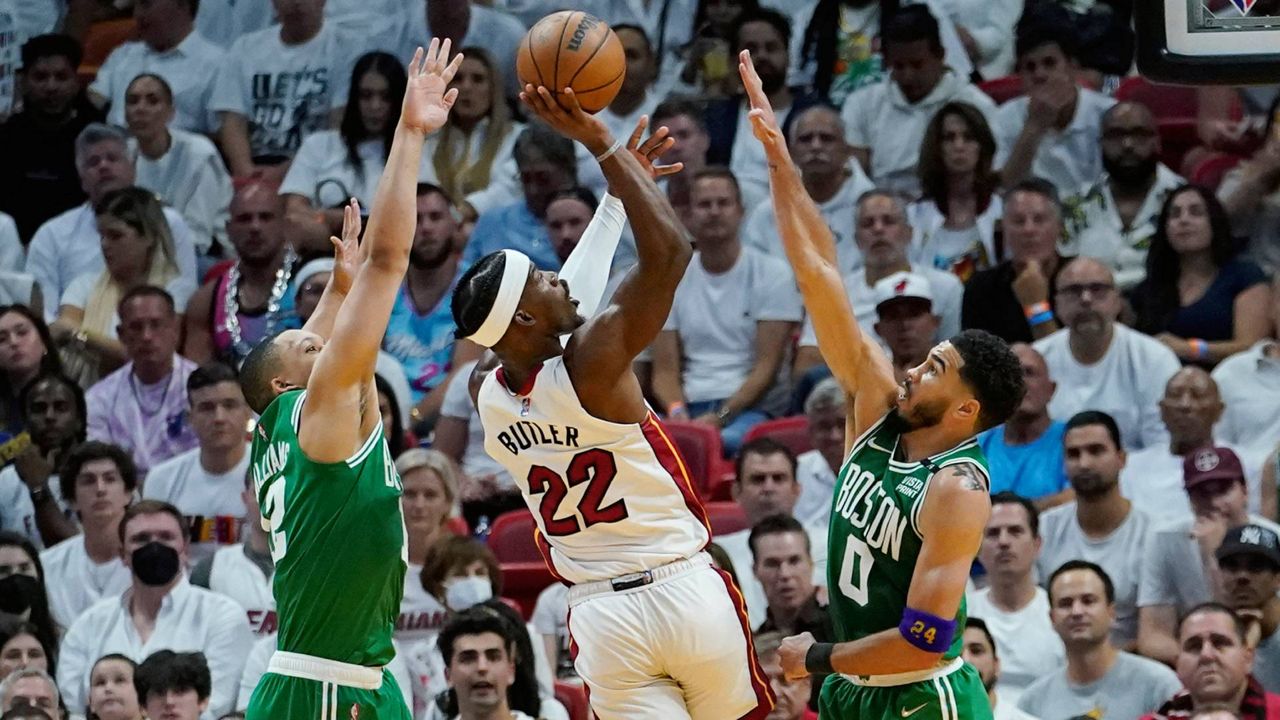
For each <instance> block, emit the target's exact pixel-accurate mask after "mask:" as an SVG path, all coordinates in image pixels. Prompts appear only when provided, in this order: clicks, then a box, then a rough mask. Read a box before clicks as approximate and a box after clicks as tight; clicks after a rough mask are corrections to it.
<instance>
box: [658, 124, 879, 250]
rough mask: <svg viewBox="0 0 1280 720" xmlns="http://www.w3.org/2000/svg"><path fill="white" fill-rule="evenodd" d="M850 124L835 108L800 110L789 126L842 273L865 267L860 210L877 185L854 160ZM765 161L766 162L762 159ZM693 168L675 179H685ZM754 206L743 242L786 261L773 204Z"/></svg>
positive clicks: (793, 148)
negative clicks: (860, 241) (859, 231)
mask: <svg viewBox="0 0 1280 720" xmlns="http://www.w3.org/2000/svg"><path fill="white" fill-rule="evenodd" d="M844 134H845V130H844V122H843V121H842V120H841V119H840V114H839V113H838V112H837V111H836V109H835V108H833V107H831V106H829V105H823V104H819V105H810V106H809V107H806V108H804V109H797V110H796V112H795V117H794V118H793V120H792V123H791V126H790V128H789V138H790V139H789V142H788V147H789V148H790V150H791V153H792V156H793V157H794V158H795V162H796V167H797V168H799V169H800V176H801V178H802V180H803V182H804V187H805V191H806V192H808V193H809V197H810V198H812V199H813V201H814V202H815V203H817V205H818V210H819V211H821V213H822V217H823V219H824V220H826V221H827V225H828V227H830V228H831V234H832V235H833V236H834V240H835V245H836V264H837V265H839V267H840V269H841V271H842V272H847V273H852V272H855V271H858V270H860V269H861V268H862V264H863V258H862V252H861V250H860V248H859V246H858V245H857V243H856V241H855V237H856V226H857V216H858V213H857V207H858V205H859V203H860V201H861V199H862V198H863V197H864V196H866V194H867V193H869V192H871V191H873V190H874V189H875V186H874V185H872V184H871V181H870V180H868V179H867V176H866V174H865V173H864V172H863V171H862V166H861V165H859V164H858V163H856V162H854V161H853V159H852V156H851V155H850V147H849V144H848V143H846V142H845V140H844ZM762 162H763V161H762ZM686 173H688V168H685V170H684V171H683V172H681V173H679V174H678V175H674V176H672V177H673V178H679V177H683V176H685V175H686ZM746 207H753V208H754V209H753V210H751V212H750V214H749V215H748V216H747V221H746V223H745V225H744V226H743V237H742V242H743V243H744V244H745V245H746V246H748V247H751V248H754V249H756V250H759V251H761V252H764V253H767V254H769V255H772V256H774V257H777V258H781V259H784V260H785V259H786V253H785V252H784V251H783V248H782V240H781V239H780V238H779V237H778V221H777V218H776V217H775V215H774V211H773V203H771V202H768V198H762V199H761V201H760V202H758V203H756V204H755V205H754V206H751V205H748V206H746Z"/></svg>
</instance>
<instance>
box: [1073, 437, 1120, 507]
mask: <svg viewBox="0 0 1280 720" xmlns="http://www.w3.org/2000/svg"><path fill="white" fill-rule="evenodd" d="M1062 446H1063V448H1062V449H1063V458H1064V460H1065V462H1066V465H1067V479H1068V480H1070V481H1071V487H1072V489H1073V490H1075V491H1076V495H1079V496H1080V497H1082V498H1096V497H1101V496H1103V495H1105V494H1107V493H1108V492H1110V491H1111V490H1112V489H1113V488H1114V487H1115V486H1116V483H1118V482H1119V481H1120V470H1121V469H1122V468H1124V462H1125V453H1124V450H1122V449H1120V448H1118V447H1116V444H1115V442H1113V441H1112V439H1111V434H1110V433H1108V432H1107V429H1106V428H1105V427H1103V426H1102V425H1082V426H1080V427H1076V428H1072V429H1070V430H1068V431H1067V434H1066V435H1064V436H1063V438H1062Z"/></svg>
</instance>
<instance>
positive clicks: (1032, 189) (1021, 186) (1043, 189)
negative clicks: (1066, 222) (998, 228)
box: [1004, 176, 1062, 217]
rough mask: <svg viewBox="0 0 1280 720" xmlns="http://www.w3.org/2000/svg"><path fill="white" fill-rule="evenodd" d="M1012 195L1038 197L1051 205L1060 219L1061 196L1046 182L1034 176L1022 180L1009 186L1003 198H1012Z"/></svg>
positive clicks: (1051, 184) (1056, 189)
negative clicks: (1028, 194) (1020, 194)
mask: <svg viewBox="0 0 1280 720" xmlns="http://www.w3.org/2000/svg"><path fill="white" fill-rule="evenodd" d="M1014 193H1030V194H1032V195H1039V196H1040V197H1042V198H1044V199H1045V200H1048V201H1049V204H1051V205H1053V207H1054V209H1055V210H1057V211H1058V217H1062V196H1061V195H1060V194H1059V193H1058V188H1056V187H1054V185H1053V183H1051V182H1049V181H1048V180H1045V179H1044V178H1042V177H1034V176H1032V177H1027V178H1023V179H1021V180H1019V181H1018V182H1016V183H1014V184H1013V185H1011V186H1010V187H1009V190H1008V191H1007V192H1005V194H1004V196H1005V197H1012V196H1013V194H1014ZM1006 204H1008V203H1006Z"/></svg>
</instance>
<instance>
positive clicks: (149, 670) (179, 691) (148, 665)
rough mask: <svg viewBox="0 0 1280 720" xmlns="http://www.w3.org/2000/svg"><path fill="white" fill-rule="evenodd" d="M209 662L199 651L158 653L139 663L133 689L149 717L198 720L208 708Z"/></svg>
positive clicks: (166, 719)
mask: <svg viewBox="0 0 1280 720" xmlns="http://www.w3.org/2000/svg"><path fill="white" fill-rule="evenodd" d="M211 686H212V680H211V678H210V673H209V663H208V661H207V660H206V659H205V656H204V655H202V654H200V653H199V652H182V653H176V652H174V651H172V650H159V651H157V652H154V653H152V654H151V655H150V656H148V657H147V659H146V660H143V661H142V662H141V663H139V665H138V667H137V669H136V670H134V673H133V687H134V689H135V690H137V693H138V700H139V702H141V703H142V707H143V708H144V709H145V710H146V711H147V717H150V718H164V719H165V720H199V718H200V716H201V714H202V713H204V712H205V711H206V710H207V709H208V708H209V693H210V689H211Z"/></svg>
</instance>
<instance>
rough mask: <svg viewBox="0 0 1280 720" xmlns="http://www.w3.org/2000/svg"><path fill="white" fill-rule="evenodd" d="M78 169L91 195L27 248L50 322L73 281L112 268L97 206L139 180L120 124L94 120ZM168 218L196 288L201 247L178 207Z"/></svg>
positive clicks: (184, 274) (183, 270) (182, 271)
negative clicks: (196, 244)
mask: <svg viewBox="0 0 1280 720" xmlns="http://www.w3.org/2000/svg"><path fill="white" fill-rule="evenodd" d="M76 169H77V170H78V171H79V172H80V183H81V185H82V186H83V187H84V191H85V193H87V194H88V196H89V199H88V200H87V201H85V202H84V204H82V205H79V206H77V207H74V208H72V209H70V210H68V211H66V212H64V213H62V214H61V215H58V216H56V217H54V218H53V219H51V220H49V221H48V222H46V223H45V224H43V225H41V226H40V229H39V230H36V234H35V235H34V236H32V238H31V244H30V245H28V246H27V272H28V273H30V274H31V275H32V276H34V277H35V279H36V282H38V283H40V290H41V293H42V295H43V297H44V305H45V308H44V315H45V319H46V320H53V319H54V318H55V317H57V315H58V308H59V301H61V300H62V296H63V293H65V292H66V291H67V288H69V287H70V286H71V283H72V281H73V280H75V279H76V278H78V277H80V276H82V275H88V274H95V273H97V272H98V271H100V270H103V269H104V268H105V267H106V260H105V258H104V257H103V255H102V235H101V233H100V232H99V230H98V223H97V207H98V203H99V202H100V201H101V200H102V199H103V198H104V197H106V195H107V194H108V193H110V192H112V191H113V190H121V189H124V188H127V187H129V186H131V185H133V184H134V181H135V177H136V176H135V171H134V167H133V160H132V156H131V155H130V153H129V136H128V135H127V134H125V132H124V131H123V130H121V129H120V128H116V127H111V126H110V125H103V124H101V123H91V124H89V125H88V126H86V127H85V129H84V130H83V131H81V133H80V136H79V137H77V138H76ZM164 221H165V224H167V225H168V229H169V232H170V234H171V236H172V240H173V261H174V263H175V264H176V265H177V267H178V273H177V275H178V276H179V277H181V278H182V279H183V281H184V286H185V287H190V288H193V289H194V288H195V287H196V249H195V247H196V246H195V239H194V237H193V236H192V233H191V228H189V227H187V223H186V221H184V220H183V219H182V215H181V214H179V213H178V211H176V210H173V209H172V208H164ZM187 294H190V291H188V293H187ZM182 299H183V301H185V300H186V298H185V297H183V298H182Z"/></svg>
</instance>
